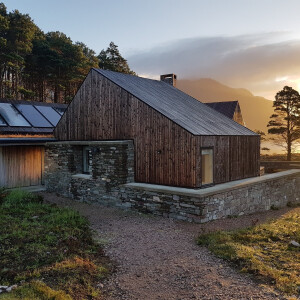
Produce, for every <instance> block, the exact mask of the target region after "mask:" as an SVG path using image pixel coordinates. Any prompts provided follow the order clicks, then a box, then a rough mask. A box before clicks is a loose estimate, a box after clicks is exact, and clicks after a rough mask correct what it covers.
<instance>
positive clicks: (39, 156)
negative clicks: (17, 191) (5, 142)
mask: <svg viewBox="0 0 300 300" xmlns="http://www.w3.org/2000/svg"><path fill="white" fill-rule="evenodd" d="M44 150H45V149H44V147H43V146H21V145H20V146H5V147H0V186H5V187H9V188H12V187H22V186H31V185H40V184H42V179H43V170H44Z"/></svg>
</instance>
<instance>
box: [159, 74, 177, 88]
mask: <svg viewBox="0 0 300 300" xmlns="http://www.w3.org/2000/svg"><path fill="white" fill-rule="evenodd" d="M160 80H161V81H164V82H166V83H168V84H171V85H172V86H174V87H176V81H177V75H175V74H165V75H160Z"/></svg>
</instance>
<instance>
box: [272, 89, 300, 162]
mask: <svg viewBox="0 0 300 300" xmlns="http://www.w3.org/2000/svg"><path fill="white" fill-rule="evenodd" d="M273 107H274V112H275V113H274V114H273V115H271V116H270V119H271V120H270V121H269V123H268V127H270V129H269V130H268V133H269V134H272V135H276V136H277V137H276V138H273V141H274V142H275V143H276V144H277V145H281V146H284V147H285V148H286V152H287V160H288V161H290V160H291V155H292V146H293V145H294V143H295V141H297V140H298V139H299V138H300V95H299V93H298V92H297V91H295V90H294V89H292V88H291V87H289V86H285V87H284V88H283V90H281V91H279V92H278V93H277V94H276V96H275V101H274V103H273Z"/></svg>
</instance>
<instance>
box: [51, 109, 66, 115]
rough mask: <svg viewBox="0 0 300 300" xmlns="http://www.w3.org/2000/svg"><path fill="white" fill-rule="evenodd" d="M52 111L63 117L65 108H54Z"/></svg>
mask: <svg viewBox="0 0 300 300" xmlns="http://www.w3.org/2000/svg"><path fill="white" fill-rule="evenodd" d="M54 109H55V110H56V111H57V112H58V113H59V114H60V115H63V114H64V112H65V111H66V110H67V109H66V108H63V107H54Z"/></svg>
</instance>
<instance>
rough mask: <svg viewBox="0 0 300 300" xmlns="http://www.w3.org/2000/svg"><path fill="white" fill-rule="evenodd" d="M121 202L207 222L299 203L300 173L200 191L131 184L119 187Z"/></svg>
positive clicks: (271, 176)
mask: <svg viewBox="0 0 300 300" xmlns="http://www.w3.org/2000/svg"><path fill="white" fill-rule="evenodd" d="M120 199H121V201H122V203H123V204H124V205H125V206H126V207H132V208H134V209H136V210H139V211H143V212H151V213H153V214H155V215H162V216H166V217H171V218H176V219H180V220H187V221H190V222H198V223H204V222H207V221H211V220H216V219H220V218H225V217H228V216H241V215H244V214H252V213H255V212H261V211H267V210H270V209H272V208H279V207H284V206H286V205H287V204H288V203H290V204H300V170H289V171H284V172H279V173H275V174H268V175H264V176H261V177H255V178H250V179H243V180H239V181H233V182H229V183H226V184H219V185H216V186H213V187H210V188H206V189H200V190H193V189H184V188H174V187H162V186H158V185H149V184H139V183H130V184H126V185H124V186H123V187H122V188H120Z"/></svg>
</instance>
